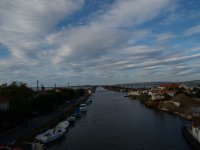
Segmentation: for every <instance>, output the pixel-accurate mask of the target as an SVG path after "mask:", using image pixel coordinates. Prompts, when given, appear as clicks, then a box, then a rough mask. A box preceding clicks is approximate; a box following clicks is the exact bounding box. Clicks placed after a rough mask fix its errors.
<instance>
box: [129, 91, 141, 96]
mask: <svg viewBox="0 0 200 150" xmlns="http://www.w3.org/2000/svg"><path fill="white" fill-rule="evenodd" d="M139 95H140V91H129V92H128V96H139Z"/></svg>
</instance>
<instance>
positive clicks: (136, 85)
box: [117, 80, 200, 88]
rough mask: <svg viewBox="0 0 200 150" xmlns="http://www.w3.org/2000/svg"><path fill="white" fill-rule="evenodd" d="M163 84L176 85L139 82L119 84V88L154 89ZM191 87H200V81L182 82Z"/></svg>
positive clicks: (159, 82) (160, 82)
mask: <svg viewBox="0 0 200 150" xmlns="http://www.w3.org/2000/svg"><path fill="white" fill-rule="evenodd" d="M163 83H176V82H162V81H158V82H139V83H127V84H117V85H118V86H121V87H127V88H143V87H146V88H152V87H158V86H159V85H160V84H163ZM181 83H183V84H185V85H187V86H189V87H196V86H200V80H192V81H185V82H181Z"/></svg>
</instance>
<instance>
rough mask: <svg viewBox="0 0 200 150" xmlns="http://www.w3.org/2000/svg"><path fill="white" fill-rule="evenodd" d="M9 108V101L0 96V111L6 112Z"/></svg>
mask: <svg viewBox="0 0 200 150" xmlns="http://www.w3.org/2000/svg"><path fill="white" fill-rule="evenodd" d="M9 107H10V99H9V98H8V97H5V96H0V111H8V110H9Z"/></svg>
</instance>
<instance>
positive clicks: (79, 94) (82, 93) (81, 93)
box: [76, 89, 85, 97]
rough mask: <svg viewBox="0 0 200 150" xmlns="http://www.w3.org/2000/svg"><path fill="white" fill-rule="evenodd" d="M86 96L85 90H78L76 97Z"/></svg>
mask: <svg viewBox="0 0 200 150" xmlns="http://www.w3.org/2000/svg"><path fill="white" fill-rule="evenodd" d="M84 94H85V90H84V89H77V90H76V95H77V96H78V97H80V96H83V95H84Z"/></svg>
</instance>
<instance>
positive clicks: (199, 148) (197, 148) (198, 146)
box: [182, 126, 200, 150]
mask: <svg viewBox="0 0 200 150" xmlns="http://www.w3.org/2000/svg"><path fill="white" fill-rule="evenodd" d="M182 133H183V135H184V137H185V139H186V140H187V141H188V143H189V144H190V145H191V147H193V148H194V149H195V150H200V143H199V142H198V141H197V140H196V139H195V138H194V137H193V136H192V135H191V133H190V132H189V131H188V129H187V126H183V127H182Z"/></svg>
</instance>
